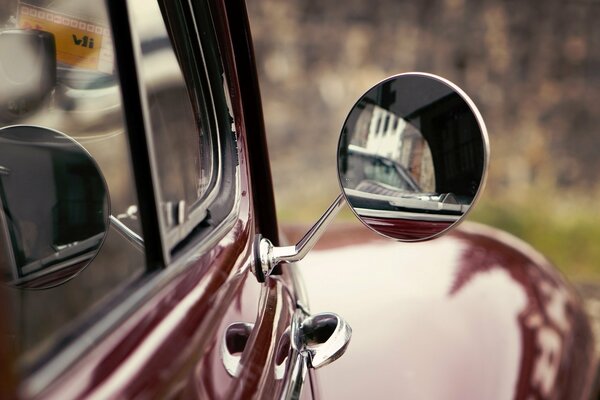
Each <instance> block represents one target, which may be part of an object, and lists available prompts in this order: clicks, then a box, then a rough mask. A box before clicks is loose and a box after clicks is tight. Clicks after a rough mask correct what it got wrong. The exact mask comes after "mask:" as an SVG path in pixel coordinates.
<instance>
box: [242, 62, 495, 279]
mask: <svg viewBox="0 0 600 400" xmlns="http://www.w3.org/2000/svg"><path fill="white" fill-rule="evenodd" d="M488 162H489V141H488V135H487V131H486V128H485V124H484V122H483V118H482V117H481V114H480V113H479V111H478V110H477V107H475V104H474V103H473V101H472V100H471V99H470V98H469V97H468V96H467V95H466V94H465V93H464V92H463V91H462V90H461V89H460V88H459V87H458V86H456V85H455V84H453V83H452V82H450V81H448V80H446V79H444V78H441V77H439V76H435V75H432V74H427V73H421V72H410V73H405V74H400V75H395V76H392V77H390V78H388V79H385V80H383V81H382V82H380V83H378V84H377V85H375V86H373V87H372V88H371V89H369V90H368V91H367V92H366V93H365V94H364V95H363V96H361V98H360V99H359V100H358V101H357V102H356V103H355V105H354V106H353V107H352V109H351V110H350V113H349V114H348V117H347V118H346V121H345V122H344V125H343V127H342V132H341V135H340V139H339V142H338V153H337V166H338V177H339V183H340V187H341V192H342V193H341V194H340V195H339V196H338V197H337V199H336V200H335V201H334V202H333V203H332V204H331V206H330V207H329V208H328V209H327V211H325V213H324V214H323V216H322V217H321V218H320V219H319V220H318V221H317V223H316V224H315V225H314V226H313V227H312V228H311V229H310V230H309V231H308V232H307V233H306V235H304V237H303V238H302V239H301V240H300V241H299V242H298V243H297V244H296V245H294V246H283V247H276V246H273V244H272V243H271V242H270V241H269V240H268V239H267V238H263V237H262V236H261V235H257V237H256V242H255V247H254V253H255V268H254V272H255V275H256V277H257V279H258V280H259V281H260V282H264V281H265V280H266V277H268V276H269V274H270V273H271V271H272V270H273V268H275V266H277V264H279V263H282V262H295V261H299V260H301V259H302V258H304V256H305V255H306V254H307V253H308V252H309V251H310V250H311V249H312V248H313V246H314V245H315V244H316V243H317V241H318V240H319V238H320V237H321V236H322V235H323V233H324V232H325V230H326V228H327V226H328V225H329V224H330V223H331V221H332V220H333V218H334V217H335V216H336V215H337V213H338V212H339V210H340V209H341V207H342V206H343V205H344V202H347V203H348V204H349V205H350V207H351V208H352V211H353V212H354V214H356V216H357V217H358V218H359V219H360V220H361V221H362V222H363V224H365V225H366V226H367V227H369V228H370V229H372V230H373V231H375V232H377V233H379V234H381V235H383V236H386V237H388V238H391V239H395V240H399V241H405V242H416V241H423V240H429V239H433V238H436V237H438V236H440V235H441V234H443V233H445V232H448V231H449V230H450V229H451V228H452V227H454V226H456V224H458V223H459V222H460V221H462V220H463V219H464V218H465V216H466V215H467V213H468V212H469V211H470V209H471V208H472V207H473V205H474V204H475V202H476V201H477V199H478V198H479V197H480V195H481V192H482V191H483V187H484V184H485V178H486V174H487V168H488Z"/></svg>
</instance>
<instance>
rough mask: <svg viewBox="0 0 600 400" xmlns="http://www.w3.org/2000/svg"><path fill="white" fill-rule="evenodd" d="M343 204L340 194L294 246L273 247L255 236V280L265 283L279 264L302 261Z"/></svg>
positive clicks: (260, 237)
mask: <svg viewBox="0 0 600 400" xmlns="http://www.w3.org/2000/svg"><path fill="white" fill-rule="evenodd" d="M344 204H345V198H344V195H343V194H342V193H340V194H339V195H338V197H337V198H336V199H335V200H334V201H333V203H332V204H331V205H330V206H329V208H328V209H327V210H326V211H325V213H323V215H322V216H321V218H319V220H318V221H317V222H316V223H315V224H314V225H313V227H312V228H310V229H309V231H308V232H307V233H306V234H305V235H304V237H303V238H302V239H300V241H299V242H298V243H297V244H296V245H294V246H273V243H271V241H270V240H269V239H267V238H264V237H262V235H260V234H258V235H256V238H255V243H254V254H255V256H254V257H255V262H254V264H255V266H254V273H255V275H256V279H258V281H259V282H261V283H262V282H265V280H266V278H267V277H268V276H269V275H270V274H271V272H272V271H273V268H275V267H276V266H277V265H278V264H279V263H282V262H287V263H292V262H296V261H300V260H302V259H303V258H304V257H305V256H306V255H307V254H308V253H309V252H310V251H311V250H312V248H313V247H315V244H317V242H318V241H319V239H320V238H321V236H323V233H325V231H326V230H327V227H328V226H329V224H330V223H331V221H333V219H334V218H335V216H336V215H337V214H338V212H339V211H340V210H341V208H342V206H343V205H344Z"/></svg>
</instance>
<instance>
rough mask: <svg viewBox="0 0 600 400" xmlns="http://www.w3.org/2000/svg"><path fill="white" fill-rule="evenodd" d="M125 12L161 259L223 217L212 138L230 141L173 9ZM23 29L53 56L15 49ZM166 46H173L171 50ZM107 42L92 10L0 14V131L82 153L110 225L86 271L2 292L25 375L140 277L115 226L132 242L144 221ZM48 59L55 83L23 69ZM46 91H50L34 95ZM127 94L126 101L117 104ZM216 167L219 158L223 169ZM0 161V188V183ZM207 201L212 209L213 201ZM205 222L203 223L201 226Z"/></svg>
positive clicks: (5, 235)
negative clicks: (44, 39)
mask: <svg viewBox="0 0 600 400" xmlns="http://www.w3.org/2000/svg"><path fill="white" fill-rule="evenodd" d="M130 3H131V4H130V6H131V14H132V15H131V17H132V31H133V33H134V37H135V38H136V39H137V40H138V41H139V42H138V43H137V48H139V49H141V58H140V65H139V66H138V68H139V75H140V76H139V78H140V83H141V86H142V93H141V94H142V100H143V103H144V104H145V107H146V108H147V111H148V121H147V123H148V124H147V125H148V126H146V128H147V129H148V130H149V132H148V133H149V135H148V136H149V139H150V142H149V153H150V156H151V161H152V166H153V167H154V168H153V169H152V172H153V174H154V183H155V185H156V186H157V188H158V190H157V192H156V194H157V198H158V203H159V209H158V210H157V212H158V214H159V215H160V217H161V218H162V220H161V221H162V223H163V224H162V227H163V228H164V229H163V231H162V232H161V233H162V235H163V237H162V240H163V241H164V242H165V243H166V244H167V248H168V249H169V250H172V249H173V248H174V247H175V246H176V245H178V244H180V243H181V242H182V241H184V239H186V238H188V237H189V236H190V233H191V232H192V231H194V229H195V228H196V227H197V226H198V225H199V224H200V223H202V222H204V224H203V225H202V226H203V227H209V228H210V226H211V223H215V224H217V223H218V222H219V221H221V220H223V219H224V218H225V217H226V216H227V215H229V213H230V212H231V210H232V209H233V206H234V196H233V194H234V193H235V191H236V189H235V188H236V187H237V186H236V185H234V184H229V185H227V186H219V182H220V179H221V173H224V172H223V171H225V173H226V174H228V175H227V176H229V182H230V183H232V182H234V180H233V178H232V177H233V176H234V175H232V174H233V173H234V171H235V168H236V163H235V162H233V161H234V160H237V157H235V156H233V154H235V145H234V144H233V142H232V140H231V137H232V136H229V137H228V138H229V139H228V140H223V136H222V134H223V135H231V131H230V130H228V129H229V128H230V126H231V123H232V120H231V118H230V115H229V111H228V107H227V105H226V104H225V103H226V101H225V100H224V99H225V92H224V90H225V88H224V82H223V81H222V77H223V75H222V70H221V69H220V67H219V68H213V72H212V78H209V77H208V75H207V74H208V73H207V72H206V65H205V60H204V58H203V57H204V56H205V54H204V53H202V51H200V53H201V54H202V57H198V53H199V51H198V49H190V48H186V47H185V46H188V47H189V46H190V45H189V43H190V42H192V41H190V40H189V35H190V33H189V32H187V31H186V30H185V26H184V25H185V24H184V23H183V22H182V20H181V19H182V18H183V10H182V9H181V6H180V4H181V3H180V2H176V1H164V2H163V1H161V2H160V3H158V2H153V1H141V2H140V1H131V2H130ZM206 25H207V26H208V24H206ZM31 30H34V31H33V32H41V33H43V34H51V35H53V38H54V43H55V49H54V48H52V49H51V51H49V49H48V46H47V44H46V45H45V46H46V47H45V48H44V46H41V47H40V46H38V44H39V43H38V41H36V40H33V44H32V43H28V42H27V40H23V38H22V37H30V36H31V35H29V36H28V35H20V34H21V33H23V32H32V31H31ZM15 33H16V35H15ZM205 35H207V34H206V33H205ZM34 36H35V35H34ZM174 38H177V39H178V41H177V42H176V43H178V46H179V47H174V46H173V43H175V41H174V40H173V39H174ZM113 39H116V40H119V38H113V36H112V31H111V28H110V24H109V19H108V15H107V9H106V4H105V2H104V1H103V0H93V1H89V2H73V1H70V0H12V1H10V2H9V3H8V4H7V3H3V4H2V6H0V87H2V88H3V90H0V129H2V128H4V127H8V126H17V125H18V126H20V125H26V126H37V127H44V128H47V129H51V130H53V131H57V132H60V133H61V134H64V135H66V136H68V137H69V138H71V139H73V140H74V141H76V142H77V143H78V144H79V145H81V146H83V148H84V149H85V151H87V152H89V154H90V155H91V157H92V158H93V160H94V162H95V163H96V164H97V167H98V168H99V170H100V171H101V173H102V176H103V178H104V180H105V181H106V185H107V189H108V193H109V196H110V207H109V208H110V214H111V218H113V219H114V220H115V221H118V223H117V224H115V223H111V224H110V228H109V229H108V233H107V236H106V238H105V240H104V242H103V243H102V246H101V248H100V251H99V252H98V254H97V256H96V257H95V258H94V259H93V261H92V262H91V263H90V264H89V265H88V266H87V267H86V268H85V269H83V270H82V271H81V272H80V273H79V274H77V275H76V276H74V277H72V278H71V279H69V280H67V281H66V282H65V283H61V284H59V285H55V286H53V287H51V288H43V289H41V290H31V289H24V288H22V287H21V288H17V287H14V285H10V284H8V285H6V284H5V285H4V288H3V289H6V291H7V293H8V296H7V297H8V299H9V303H10V306H11V308H12V312H11V314H10V315H11V316H12V318H13V320H12V324H11V327H10V330H9V331H8V332H6V333H7V334H8V335H9V336H10V337H11V338H12V340H11V343H13V345H14V349H13V350H14V353H15V354H16V355H18V356H19V357H20V359H22V360H23V362H24V364H25V365H33V366H34V367H35V365H37V364H39V363H40V362H42V361H40V360H43V359H47V358H48V357H51V356H52V354H54V353H56V351H59V350H60V349H61V348H62V346H65V345H66V344H68V343H69V341H71V340H74V339H76V338H77V337H78V334H79V333H80V332H83V331H82V329H84V328H82V327H86V326H89V322H90V321H88V320H87V319H88V318H89V316H90V315H101V314H102V312H105V311H110V310H107V305H108V304H113V305H114V299H122V298H123V296H124V295H125V296H127V293H128V290H129V288H134V287H136V286H137V285H138V282H140V279H141V278H142V277H143V276H145V275H146V274H147V273H148V272H147V267H146V262H145V253H144V251H143V249H141V248H140V247H139V246H135V245H134V244H133V243H132V242H131V241H128V240H125V239H124V236H123V234H122V230H118V229H116V228H115V226H117V225H119V224H123V226H124V227H125V228H126V229H128V230H130V232H132V233H133V234H134V235H138V236H141V235H142V229H141V221H140V218H142V217H143V216H140V215H139V214H138V211H137V210H138V204H139V203H138V198H137V194H136V190H135V188H136V182H135V179H134V175H133V164H132V159H131V150H130V144H129V140H128V134H127V129H126V123H125V114H124V109H125V106H124V104H123V100H122V95H123V93H121V87H120V83H119V71H118V68H117V63H116V59H115V52H114V49H113V42H114V41H113ZM209 41H211V42H216V41H215V40H214V39H210V40H209ZM36 46H37V47H36ZM198 46H199V43H198ZM212 46H214V44H212ZM50 47H51V46H50ZM24 49H25V50H24ZM207 51H208V52H209V53H210V54H208V55H207V57H212V59H213V61H214V59H218V54H217V53H215V51H216V50H215V49H212V50H211V49H210V48H209V49H208V50H207ZM48 54H51V55H52V56H54V55H56V56H55V59H54V61H53V62H55V64H56V65H55V67H54V68H51V69H52V71H54V72H55V76H52V77H50V78H49V77H48V76H44V75H43V74H42V73H38V74H37V75H36V71H37V72H39V71H40V70H43V68H38V69H36V68H34V67H33V64H32V63H38V65H41V64H44V63H46V62H50V61H48V59H49V58H50V57H48ZM211 54H212V56H211ZM50 63H51V62H50ZM11 74H12V75H11ZM210 79H213V81H212V82H211V84H210V85H209V83H208V82H209V80H210ZM24 88H25V89H24ZM45 88H49V89H48V90H47V91H46V92H44V91H43V90H42V89H45ZM217 89H218V90H217ZM127 95H130V93H129V94H126V96H125V98H127ZM215 99H216V100H215ZM214 102H216V103H214ZM217 103H218V104H217ZM215 104H216V105H215ZM217 109H219V110H220V111H219V112H217V111H216V110H217ZM216 115H220V116H221V117H219V118H217V117H216ZM219 124H220V125H219ZM219 126H221V128H219ZM222 127H227V128H228V129H222ZM219 132H221V133H222V134H221V133H219ZM136 133H137V132H136ZM222 143H225V145H226V149H227V151H226V152H224V153H223V152H221V151H219V149H220V147H219V146H222V145H223V144H222ZM139 150H140V149H138V150H137V151H139ZM222 154H225V156H223V155H222ZM221 157H226V158H227V161H228V163H227V164H226V166H225V167H223V163H222V160H221ZM1 161H2V160H0V177H1V175H2V174H3V172H4V171H3V170H2V168H1V165H2V163H1ZM0 186H1V185H0ZM43 190H44V189H43V187H40V188H39V192H40V193H39V196H43V195H44V193H43ZM215 198H217V200H218V201H214V202H213V199H215ZM17 200H18V199H17ZM211 202H213V203H217V204H218V206H214V207H212V206H211V211H210V212H209V211H208V207H209V205H211V204H212V203H211ZM13 203H14V202H13ZM7 204H8V203H7ZM7 210H8V206H7ZM74 211H75V210H73V209H65V210H62V212H63V213H62V214H61V215H64V218H67V219H68V217H69V215H71V216H73V212H74ZM75 214H76V213H75ZM3 215H9V213H8V212H5V213H4V214H3ZM208 217H211V222H205V220H207V219H208ZM64 218H63V219H64ZM4 219H6V218H4ZM2 220H3V218H0V222H1V221H2ZM74 220H75V219H74ZM55 222H56V221H55ZM0 225H1V224H0ZM54 225H56V224H54ZM0 228H1V227H0ZM92 228H93V227H91V228H90V229H92ZM92 230H93V229H92ZM209 231H210V229H208V230H207V229H205V230H204V231H203V232H205V233H208V232H209ZM59 233H60V234H61V235H62V236H61V238H62V237H63V236H64V240H62V239H61V242H62V241H68V240H70V239H71V238H70V237H68V236H69V234H70V233H71V232H62V231H61V232H59ZM10 236H11V233H10V230H6V229H5V230H3V229H0V241H1V243H0V249H9V248H11V239H10ZM199 236H201V235H199ZM201 237H203V236H201ZM187 243H189V240H188V241H187V242H186V245H187ZM13 244H14V243H13ZM17 250H18V249H17ZM4 253H6V252H3V254H4ZM0 258H1V257H0ZM8 265H10V260H1V259H0V272H2V273H3V274H10V273H11V271H10V268H7V266H8ZM108 308H110V307H108ZM103 310H104V311H103ZM98 313H100V314H98ZM91 322H94V321H91Z"/></svg>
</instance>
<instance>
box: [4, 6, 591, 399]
mask: <svg viewBox="0 0 600 400" xmlns="http://www.w3.org/2000/svg"><path fill="white" fill-rule="evenodd" d="M117 3H119V4H117ZM120 3H121V2H114V4H113V3H111V6H112V11H111V18H112V24H113V29H114V31H115V36H117V37H120V38H121V40H120V41H119V42H117V43H116V52H117V57H118V60H119V64H120V65H121V66H122V67H123V69H122V71H123V72H122V73H121V74H122V76H121V79H122V80H123V81H122V87H123V90H124V91H126V92H127V91H129V93H133V94H134V95H135V94H137V93H138V87H137V86H138V85H139V84H138V83H137V82H135V79H133V80H132V79H131V78H132V77H135V76H136V72H135V63H134V62H132V59H131V57H132V56H131V54H133V53H134V51H133V48H132V45H131V43H130V41H129V40H123V38H128V37H129V36H130V32H129V25H128V23H129V22H128V19H127V17H126V15H127V14H126V13H125V14H124V13H123V12H124V11H126V10H125V8H124V6H123V5H122V4H120ZM123 3H124V2H123ZM208 6H209V9H210V12H211V17H212V20H213V22H214V26H215V33H216V38H217V40H218V48H219V49H220V53H221V57H222V63H223V66H224V72H225V79H226V84H227V87H228V90H229V94H230V99H229V100H230V102H231V110H232V112H233V114H234V121H235V132H236V140H237V155H238V162H239V170H238V173H239V187H240V191H239V198H237V199H236V201H237V202H238V212H237V213H236V215H235V220H234V221H232V222H231V223H230V224H229V225H228V228H227V231H226V232H222V234H220V235H219V236H218V239H217V240H214V241H211V240H207V241H206V242H203V243H200V244H199V245H197V246H191V247H190V248H188V249H187V250H186V252H185V257H180V258H178V259H177V261H176V262H174V263H173V265H170V266H169V268H166V269H164V270H156V271H150V272H149V273H148V275H147V277H146V278H145V280H144V281H143V282H141V283H140V284H139V285H138V286H134V288H133V289H132V290H131V292H130V293H128V294H127V296H126V297H123V296H121V297H119V298H116V299H110V300H109V301H107V302H105V303H104V305H103V306H102V307H100V308H99V309H98V310H97V311H96V313H95V314H94V315H93V318H92V319H91V320H90V321H89V323H88V324H87V325H85V328H81V329H80V330H79V331H78V332H77V335H78V336H76V337H67V338H65V339H64V341H63V342H62V343H63V345H62V346H61V347H60V348H59V350H57V351H54V352H51V353H50V356H48V357H47V358H45V359H44V360H42V361H40V362H39V363H38V364H36V368H34V369H33V370H25V371H22V370H17V372H16V373H15V369H13V367H12V366H13V365H14V364H16V360H14V359H13V357H14V355H12V354H11V351H10V346H9V345H10V343H8V342H9V341H7V340H4V339H3V347H4V350H5V351H2V352H0V360H1V362H2V363H1V365H2V368H1V369H0V382H2V384H1V385H0V388H1V389H0V392H1V393H0V394H1V397H3V398H14V397H23V398H56V399H67V398H214V399H247V398H278V397H280V396H281V395H282V393H283V390H284V387H285V386H286V384H287V382H288V381H289V380H290V379H291V375H292V373H293V371H292V367H293V363H292V362H291V360H290V359H291V357H290V354H291V349H290V343H289V337H288V336H286V335H287V333H286V330H287V329H288V328H289V326H290V324H291V320H292V315H293V313H294V311H295V309H296V307H297V304H298V302H300V303H303V304H307V302H308V300H307V299H306V298H305V294H304V290H303V288H302V286H301V285H300V284H299V277H298V273H299V272H298V269H297V267H296V266H289V265H283V266H281V267H279V268H278V270H277V271H276V272H275V274H274V275H273V276H272V277H271V278H269V279H267V281H266V283H262V284H261V283H259V282H257V279H256V277H255V276H254V274H253V270H254V262H255V261H254V260H255V258H254V256H255V254H254V252H255V249H254V247H253V246H254V242H255V237H256V235H257V234H261V235H262V236H264V237H268V238H269V239H270V240H271V241H273V242H274V243H275V244H277V242H278V232H279V227H278V225H277V220H276V213H275V205H274V197H273V186H272V182H271V176H270V170H269V168H270V167H269V159H268V152H267V146H266V138H265V133H264V125H263V120H262V118H263V117H262V109H261V103H260V93H259V87H258V82H257V74H256V68H255V64H254V56H253V49H252V42H251V37H250V30H249V25H248V20H247V15H246V11H245V5H244V3H243V1H241V0H232V1H227V2H225V1H224V0H211V1H209V2H208ZM127 65H129V67H127ZM126 68H130V69H129V70H127V69H126ZM126 79H129V80H128V81H127V80H126ZM139 118H141V116H140V115H130V114H129V115H127V119H128V127H129V130H130V132H131V130H132V129H131V128H132V127H135V126H136V125H138V126H139V125H141V124H143V123H142V122H141V121H140V120H139ZM135 135H136V133H130V136H132V137H134V136H135ZM131 141H132V147H133V148H134V152H135V151H139V148H136V147H135V146H139V140H138V139H135V138H134V139H132V140H131ZM134 158H135V160H136V161H138V162H139V161H140V160H143V157H140V155H139V154H138V155H134ZM136 168H138V170H136V171H135V172H136V179H143V178H144V173H143V171H141V172H140V169H141V168H143V165H142V166H139V165H138V166H136ZM332 184H333V183H332ZM139 197H140V199H141V203H143V201H144V193H139ZM151 210H152V209H151V208H149V207H141V215H142V218H144V213H146V215H147V214H148V213H149V212H151ZM150 225H152V221H150V222H149V223H147V226H150ZM147 226H146V227H145V229H148V228H147ZM352 229H355V228H352ZM352 229H346V227H344V228H343V229H342V230H335V229H334V230H333V231H332V232H330V234H329V236H326V237H325V238H324V240H323V243H322V246H323V248H324V249H322V250H320V251H318V252H315V253H314V254H313V255H310V256H309V257H308V258H307V259H306V260H305V262H303V263H301V264H300V265H301V268H300V270H301V271H302V269H304V271H302V272H300V273H304V272H306V277H307V287H308V289H309V291H310V294H311V297H312V300H313V301H312V303H313V304H312V305H313V311H322V310H323V308H325V307H327V308H329V309H331V311H335V312H338V313H340V314H341V315H342V316H343V317H346V318H347V320H348V322H349V323H350V324H351V325H352V326H353V328H354V339H353V342H352V343H351V344H350V347H349V349H348V351H347V353H346V354H345V355H344V356H343V357H342V358H341V359H340V360H338V361H336V363H334V364H332V365H331V366H328V367H325V368H324V369H323V370H319V373H318V374H314V372H313V371H311V372H310V374H309V378H307V379H306V382H305V384H304V388H303V389H302V396H303V397H305V398H314V397H317V395H318V390H317V378H318V381H319V385H320V386H321V387H322V389H323V394H324V397H325V398H342V397H354V398H363V397H365V396H374V397H391V396H398V397H402V398H461V399H467V398H508V397H512V398H523V399H525V398H548V399H550V398H569V399H583V398H586V397H589V396H590V395H591V394H592V384H593V374H594V366H595V364H594V362H595V361H594V357H593V339H592V336H591V330H590V327H589V323H588V321H587V319H586V317H585V314H584V311H583V309H582V306H581V303H580V300H579V299H578V298H577V295H576V294H575V292H574V290H573V289H572V288H571V287H570V286H569V285H568V284H567V283H566V282H565V281H564V279H563V278H562V277H561V276H560V275H559V274H558V273H557V272H556V270H555V269H554V268H553V267H552V266H551V265H549V264H548V262H547V261H546V260H545V259H543V258H542V257H541V256H539V255H538V254H537V253H535V252H534V251H533V250H531V249H529V248H527V247H526V246H525V245H523V244H522V243H520V242H518V241H516V240H515V239H513V238H509V237H507V235H506V234H504V233H500V232H497V231H493V230H490V229H489V228H483V227H479V226H466V227H465V228H464V229H461V230H458V231H457V232H455V233H452V234H450V235H448V236H447V237H444V238H441V239H438V240H436V241H432V242H427V243H424V244H411V245H403V244H398V243H393V242H382V241H381V239H376V238H375V237H374V235H373V234H371V233H366V232H365V231H364V228H356V229H357V231H356V232H354V231H352ZM366 234H368V235H370V236H369V238H367V237H366V236H365V235H366ZM207 243H208V244H207ZM150 244H152V243H150ZM150 258H151V257H150ZM0 294H1V292H0ZM5 323H6V321H4V320H0V325H2V324H5ZM238 323H245V324H248V325H245V326H248V327H249V335H248V336H247V337H244V338H243V339H240V337H239V331H234V330H232V329H231V326H232V324H238ZM236 332H237V333H236ZM236 335H237V336H236ZM228 344H231V345H232V347H234V348H237V350H238V351H237V353H236V354H233V356H234V360H237V368H236V370H235V371H234V373H233V374H232V373H228V371H227V369H226V367H225V366H224V356H223V352H224V347H223V346H227V345H228ZM236 346H237V347H236ZM235 357H237V358H235ZM321 371H322V372H321Z"/></svg>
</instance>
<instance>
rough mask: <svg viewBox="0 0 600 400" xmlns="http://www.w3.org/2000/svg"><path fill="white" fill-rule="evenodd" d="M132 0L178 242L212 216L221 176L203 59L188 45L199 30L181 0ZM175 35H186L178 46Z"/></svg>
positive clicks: (161, 179)
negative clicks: (209, 209)
mask: <svg viewBox="0 0 600 400" xmlns="http://www.w3.org/2000/svg"><path fill="white" fill-rule="evenodd" d="M130 3H131V4H132V7H131V11H132V19H133V29H134V30H135V31H136V32H137V35H138V37H139V38H140V40H141V49H142V54H143V57H142V60H143V61H142V65H141V68H140V71H139V74H140V78H141V81H142V82H143V84H144V86H145V90H146V93H147V99H148V108H149V114H150V122H151V140H152V149H153V158H154V163H155V165H156V167H157V178H158V187H159V193H158V196H159V203H160V207H161V213H162V218H163V225H164V227H165V235H166V240H167V241H168V243H169V245H170V246H172V245H174V244H176V243H177V242H178V241H180V240H181V239H183V238H184V237H185V236H186V235H187V234H188V233H189V232H190V231H191V230H192V229H193V227H194V226H195V225H197V224H198V223H199V222H200V221H202V220H203V219H204V218H205V217H206V206H207V204H208V203H209V202H210V199H211V196H210V193H211V188H213V187H214V186H215V183H216V179H217V176H218V174H217V172H218V168H217V161H218V153H217V152H216V151H215V149H216V147H215V146H216V145H217V143H213V141H212V139H211V136H210V135H209V132H210V127H209V122H210V119H211V118H212V116H211V115H210V112H209V107H210V106H209V105H207V104H206V103H205V101H203V98H206V97H207V96H203V93H202V91H201V83H200V82H199V80H201V79H203V76H202V74H203V73H204V72H203V68H202V60H196V59H194V57H193V55H192V50H191V49H190V48H189V47H187V46H186V44H189V42H190V41H189V38H190V36H191V35H192V34H193V33H192V32H188V31H187V28H186V25H185V23H184V21H183V15H181V14H182V13H183V11H182V10H181V8H180V7H179V4H180V3H179V2H178V1H161V2H160V4H159V3H158V2H155V1H145V0H133V1H131V2H130ZM165 21H166V22H167V24H166V23H165ZM169 22H172V23H169ZM167 25H168V26H167ZM173 38H179V39H180V40H179V41H178V42H177V43H179V44H180V47H177V48H174V47H173V45H172V43H174V40H173ZM181 39H183V40H181ZM186 83H187V84H186ZM215 140H216V139H215Z"/></svg>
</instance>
